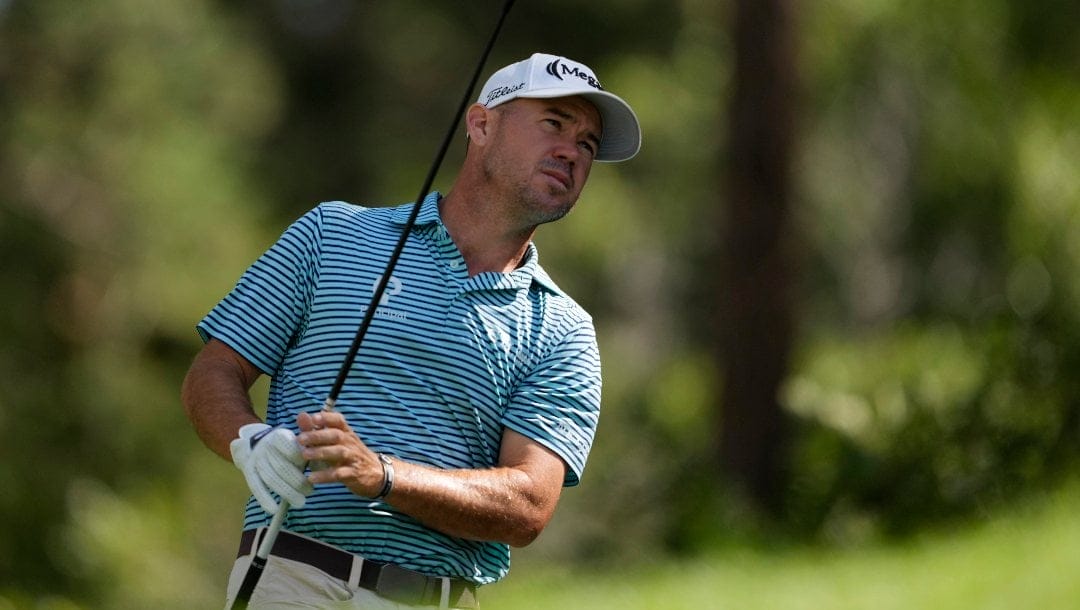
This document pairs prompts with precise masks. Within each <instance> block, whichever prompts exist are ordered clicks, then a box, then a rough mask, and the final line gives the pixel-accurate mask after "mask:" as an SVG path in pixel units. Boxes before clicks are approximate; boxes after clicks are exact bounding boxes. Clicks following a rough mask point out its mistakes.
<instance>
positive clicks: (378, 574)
mask: <svg viewBox="0 0 1080 610" xmlns="http://www.w3.org/2000/svg"><path fill="white" fill-rule="evenodd" d="M265 531H266V530H265V528H260V529H257V530H245V531H244V533H243V534H242V535H241V536H240V551H239V552H238V553H237V555H236V556H237V557H243V556H245V555H249V554H251V550H252V548H253V547H254V542H255V538H256V535H258V537H259V539H260V540H262V533H263V532H265ZM270 554H271V555H273V556H275V557H281V558H282V559H291V560H293V561H299V562H301V563H305V564H307V565H309V566H312V567H315V568H318V569H320V570H322V571H323V572H326V573H327V574H329V575H330V576H333V577H334V578H337V579H340V580H343V581H345V582H349V577H350V576H353V574H352V570H353V563H354V562H357V561H359V562H361V565H360V580H359V582H358V584H359V586H361V587H363V588H365V589H367V590H368V591H373V592H374V593H375V594H377V595H379V596H380V597H384V598H386V599H389V600H392V601H395V602H398V603H400V604H407V605H410V606H439V605H440V604H441V602H442V601H443V589H444V588H449V595H448V596H447V598H446V601H447V602H448V603H449V607H450V608H478V607H479V606H478V604H477V601H476V585H475V584H473V583H471V582H467V581H464V580H461V579H459V578H440V577H435V576H427V575H424V574H421V573H419V572H414V571H412V570H408V569H405V568H402V567H400V566H396V565H394V564H391V563H377V562H374V561H368V560H367V559H363V558H362V557H360V556H359V555H354V554H352V553H349V552H348V551H344V550H342V549H339V548H337V547H335V546H330V545H328V544H324V543H322V542H319V541H317V540H313V539H311V538H306V537H304V536H298V535H296V534H292V533H290V532H287V531H284V530H282V531H281V532H279V533H278V537H277V540H275V541H274V548H272V549H270Z"/></svg>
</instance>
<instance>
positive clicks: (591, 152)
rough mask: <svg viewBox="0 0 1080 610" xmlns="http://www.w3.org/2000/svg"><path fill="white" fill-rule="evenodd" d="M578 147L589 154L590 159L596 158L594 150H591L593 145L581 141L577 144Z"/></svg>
mask: <svg viewBox="0 0 1080 610" xmlns="http://www.w3.org/2000/svg"><path fill="white" fill-rule="evenodd" d="M578 146H580V147H581V148H583V149H585V152H587V153H589V156H590V157H594V156H596V150H595V149H594V148H593V145H592V144H591V143H589V142H586V141H584V140H583V141H581V142H579V143H578Z"/></svg>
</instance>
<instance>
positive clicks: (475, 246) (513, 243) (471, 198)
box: [439, 188, 536, 276]
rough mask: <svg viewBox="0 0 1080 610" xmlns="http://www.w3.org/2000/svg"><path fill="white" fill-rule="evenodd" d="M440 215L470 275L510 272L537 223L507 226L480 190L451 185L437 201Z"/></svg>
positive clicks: (517, 264) (500, 214)
mask: <svg viewBox="0 0 1080 610" xmlns="http://www.w3.org/2000/svg"><path fill="white" fill-rule="evenodd" d="M439 216H440V217H441V219H442V222H443V225H445V226H446V230H447V231H448V232H449V233H450V238H451V239H453V240H454V244H455V245H456V246H457V248H458V251H459V252H461V256H462V257H463V258H464V259H465V265H466V267H467V268H468V270H469V275H470V276H474V275H477V274H479V273H485V272H496V273H509V272H511V271H513V270H514V269H516V268H518V267H520V266H521V264H522V263H523V259H524V257H525V254H526V253H527V252H528V249H529V242H530V241H531V240H532V236H533V234H534V233H535V232H536V227H529V228H526V229H521V228H519V227H512V226H509V223H508V222H507V221H506V220H505V214H503V213H502V212H501V210H500V208H499V207H498V205H496V204H494V203H492V202H491V200H490V199H488V198H486V197H485V194H484V193H482V192H476V191H473V192H469V193H467V194H466V192H465V191H464V190H462V189H460V188H451V189H450V192H448V193H447V194H446V196H445V197H443V199H442V200H441V201H440V202H439Z"/></svg>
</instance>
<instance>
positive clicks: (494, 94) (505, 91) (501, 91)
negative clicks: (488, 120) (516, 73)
mask: <svg viewBox="0 0 1080 610" xmlns="http://www.w3.org/2000/svg"><path fill="white" fill-rule="evenodd" d="M524 88H525V83H518V84H516V85H511V86H507V87H495V88H494V89H492V90H491V91H488V94H487V99H486V100H484V104H485V105H487V104H490V103H491V102H492V100H495V99H498V98H500V97H502V96H504V95H510V94H511V93H513V92H515V91H521V90H522V89H524Z"/></svg>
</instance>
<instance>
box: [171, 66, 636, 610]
mask: <svg viewBox="0 0 1080 610" xmlns="http://www.w3.org/2000/svg"><path fill="white" fill-rule="evenodd" d="M465 124H466V125H465V126H466V130H467V133H468V146H467V152H466V155H465V160H464V162H463V165H462V167H461V169H460V172H459V174H458V175H457V177H456V178H455V180H454V183H453V185H452V187H451V188H450V190H449V191H448V192H447V193H446V194H445V196H443V195H441V194H439V193H437V192H435V193H431V194H430V195H428V196H427V198H426V199H425V200H424V201H423V203H422V205H421V208H420V210H419V216H418V217H417V220H416V223H415V226H414V228H413V229H412V231H411V233H410V235H409V238H408V241H407V243H406V246H405V249H404V251H403V253H402V255H401V258H400V260H399V262H398V265H397V267H396V269H395V270H394V272H393V275H392V277H391V278H389V280H388V281H387V288H386V291H385V293H384V295H383V298H382V301H381V303H380V304H379V306H378V307H377V309H376V311H375V317H374V319H373V322H372V325H371V326H370V328H369V330H368V333H367V336H366V337H365V339H364V343H363V348H362V349H361V350H360V352H359V354H358V357H357V359H356V361H355V363H354V365H353V367H352V369H351V370H350V372H349V376H348V378H347V380H346V383H345V385H344V387H343V389H342V391H341V393H340V394H339V397H338V400H337V404H336V408H335V410H334V411H323V410H322V409H321V407H322V404H323V400H324V399H325V397H326V396H327V394H328V392H329V390H330V388H331V386H332V385H333V382H334V380H335V377H336V375H337V371H338V368H339V366H340V363H341V361H342V358H343V356H344V354H346V352H347V351H348V348H349V346H350V344H351V342H352V340H353V336H354V334H355V331H356V328H357V327H358V325H359V323H360V321H361V319H362V318H363V316H364V314H365V312H366V310H367V307H368V305H367V303H368V300H369V299H370V298H371V296H372V291H373V289H374V287H375V286H376V285H377V284H378V282H379V279H380V277H381V276H382V273H383V271H384V270H385V266H386V263H387V259H388V257H389V254H390V252H391V251H392V250H393V248H394V246H395V244H396V243H397V241H398V239H399V237H400V233H401V229H402V227H403V226H404V225H405V223H406V220H407V218H408V215H409V212H410V208H411V206H410V205H405V206H401V207H389V208H379V207H372V208H368V207H360V206H357V205H350V204H346V203H342V202H332V203H324V204H321V205H319V206H318V207H316V208H314V209H313V210H311V211H309V212H308V213H306V214H305V215H304V216H302V217H301V218H300V219H298V220H297V221H296V222H295V223H293V224H292V225H291V226H290V227H289V228H288V229H287V230H286V231H285V232H284V234H283V235H282V236H281V237H280V239H279V240H278V241H277V242H276V243H275V244H274V245H272V246H271V247H270V249H269V250H267V251H266V252H265V253H264V254H263V255H262V256H261V257H260V258H258V260H256V261H255V262H254V263H253V264H252V266H251V267H250V268H248V270H247V271H246V272H245V273H244V274H243V276H242V277H241V278H240V280H239V282H238V283H237V284H236V286H235V288H234V289H233V290H232V291H231V292H230V293H229V294H228V295H226V296H225V298H224V299H223V300H222V301H221V302H220V303H219V304H218V305H217V306H215V307H214V308H213V309H212V310H211V311H210V313H209V314H208V315H207V316H206V318H204V319H203V320H202V321H201V322H200V323H199V324H198V327H197V328H198V332H199V334H200V335H201V337H202V339H203V340H204V341H205V345H204V346H203V348H202V350H201V351H200V352H199V354H198V355H197V356H196V358H195V360H194V362H193V363H192V365H191V369H190V370H189V372H188V374H187V377H186V378H185V380H184V384H183V391H182V399H183V404H184V408H185V410H186V412H187V415H188V417H189V418H190V420H191V422H192V424H193V425H194V427H195V430H196V432H197V433H198V435H199V437H200V438H201V439H202V440H203V442H204V443H205V444H206V445H207V446H208V447H209V448H210V449H212V450H213V451H214V452H216V453H217V454H218V455H220V456H222V457H224V458H226V459H230V460H232V462H233V463H234V464H236V466H237V468H239V469H240V470H241V471H242V472H243V475H244V477H245V479H246V481H247V483H248V486H249V487H250V488H251V492H252V497H251V499H250V500H249V501H248V503H247V507H246V512H245V515H244V526H243V532H242V535H241V540H240V546H239V553H238V557H237V560H236V563H235V565H234V568H233V571H232V574H231V576H230V579H229V585H228V600H227V603H231V601H232V598H233V597H234V596H235V595H236V591H237V590H238V589H239V587H240V582H241V580H242V579H243V577H244V574H245V572H246V570H247V567H248V565H249V563H250V562H251V559H252V556H253V555H254V553H255V550H256V548H257V546H258V543H259V540H260V536H261V535H262V534H263V533H264V532H265V527H266V525H267V524H268V523H269V521H270V517H271V515H272V514H273V513H274V512H276V511H277V509H278V506H279V504H278V502H279V501H281V500H285V501H287V502H288V503H289V505H290V506H291V509H290V510H289V511H288V514H287V517H286V519H285V522H284V526H283V528H282V531H281V532H280V534H279V536H278V538H277V540H276V543H275V545H274V547H273V550H272V552H271V555H270V557H269V561H268V564H267V566H266V570H265V572H264V573H263V576H262V578H261V580H260V581H259V584H258V586H257V588H256V589H255V591H254V594H253V595H252V598H251V605H250V607H252V608H284V607H289V608H296V607H313V608H331V607H332V608H365V609H367V608H409V607H425V606H431V607H439V608H475V607H477V588H478V587H479V586H480V585H485V584H488V583H492V582H495V581H497V580H499V579H500V578H502V577H504V576H505V575H506V573H507V571H508V570H509V566H510V546H525V545H527V544H529V543H530V542H532V541H533V540H534V539H535V538H536V537H537V535H539V534H540V532H541V531H542V530H543V529H544V527H545V526H546V525H547V523H548V521H549V520H550V519H551V516H552V513H553V512H554V510H555V505H556V503H557V502H558V500H559V495H560V493H561V490H562V488H563V487H569V486H573V485H576V484H577V483H578V482H579V479H580V477H581V474H582V470H583V468H584V467H585V462H586V458H587V456H588V453H589V450H590V447H591V445H592V440H593V436H594V433H595V431H596V425H597V419H598V416H599V410H600V385H601V384H600V359H599V352H598V349H597V344H596V336H595V331H594V329H593V324H592V320H591V318H590V317H589V315H588V314H587V313H586V312H585V311H584V310H583V309H582V308H581V307H580V306H579V305H578V304H577V303H575V302H574V301H573V300H572V299H571V298H570V297H569V296H567V295H566V294H565V293H564V292H563V291H562V290H560V289H559V287H558V286H557V285H556V284H555V283H554V282H553V281H552V280H551V278H550V277H548V275H547V273H545V272H544V270H543V268H541V266H540V262H539V259H538V254H537V250H536V246H535V245H534V244H533V242H532V237H533V234H534V232H535V231H536V228H537V226H539V225H541V224H544V223H547V222H552V221H555V220H558V219H560V218H562V217H563V216H564V215H565V214H566V213H567V212H569V211H570V209H571V208H572V207H573V206H574V203H575V202H576V201H577V199H578V196H579V195H580V193H581V189H582V188H583V187H584V186H585V181H586V179H587V178H588V176H589V170H590V168H591V166H592V163H593V162H594V161H622V160H626V159H629V158H631V157H633V156H634V155H635V154H636V153H637V151H638V148H639V146H640V140H641V132H640V128H639V126H638V121H637V118H636V117H635V115H634V112H633V111H632V110H631V109H630V107H629V106H628V105H627V104H626V102H624V101H623V100H622V99H620V98H618V97H616V96H615V95H613V94H611V93H608V92H606V91H605V90H603V89H602V88H601V87H600V81H599V80H598V79H597V77H596V75H595V73H593V71H592V70H591V69H590V68H588V67H587V66H585V65H584V64H581V63H578V62H576V61H572V60H570V59H567V58H565V57H558V56H555V55H546V54H540V53H537V54H535V55H533V56H531V57H530V58H528V59H526V60H524V61H520V62H517V63H514V64H512V65H509V66H506V67H505V68H502V69H501V70H498V71H497V72H495V74H493V75H492V76H491V77H490V79H489V80H488V81H487V83H486V84H485V85H484V87H483V90H482V92H481V94H480V97H479V100H478V102H477V103H476V104H473V105H472V106H470V107H469V108H468V110H467V112H466V115H465ZM260 375H269V376H270V377H271V382H270V396H269V403H268V405H267V412H266V422H265V423H263V422H261V421H260V420H259V418H258V417H257V416H256V414H255V412H254V410H253V408H252V404H251V400H250V398H249V394H248V391H249V389H250V387H251V386H252V384H253V383H254V382H255V381H256V379H257V378H258V377H259V376H260Z"/></svg>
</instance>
